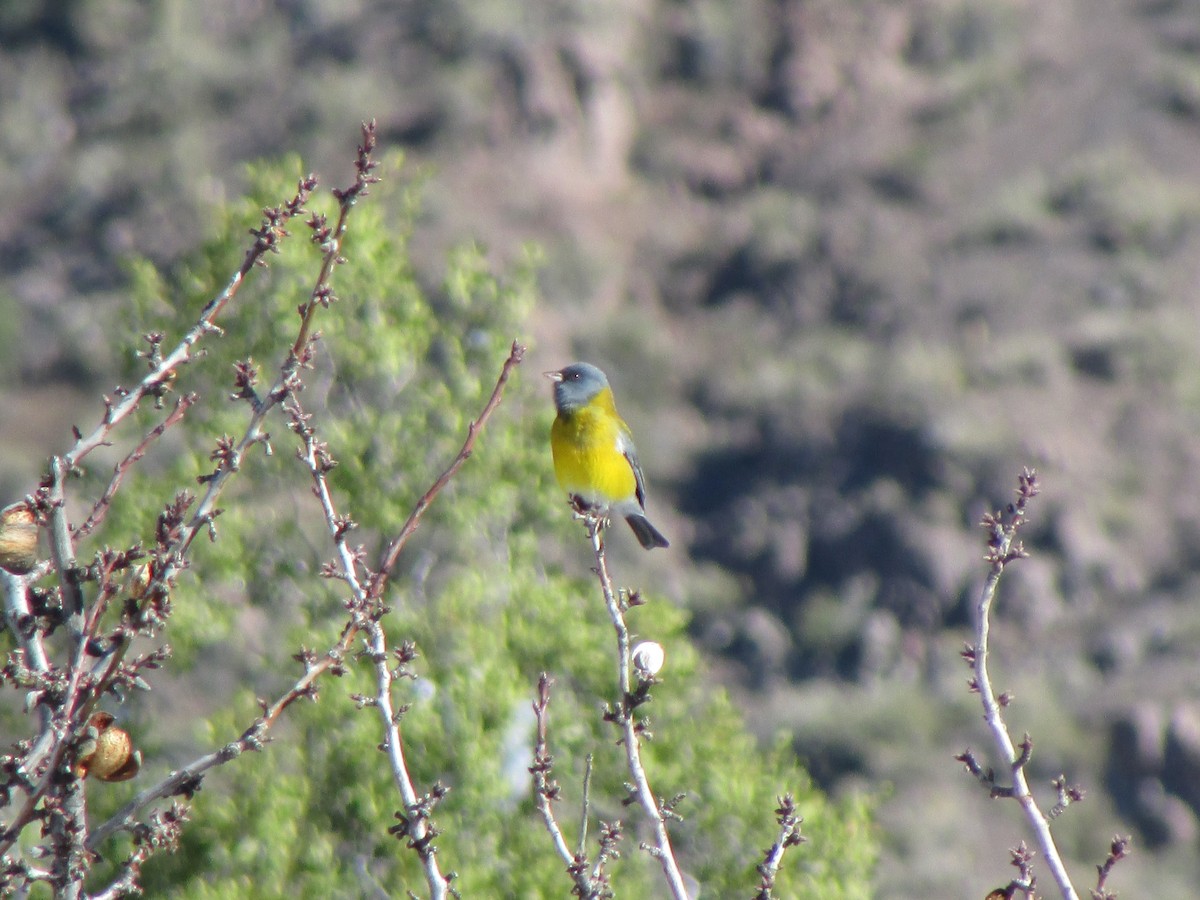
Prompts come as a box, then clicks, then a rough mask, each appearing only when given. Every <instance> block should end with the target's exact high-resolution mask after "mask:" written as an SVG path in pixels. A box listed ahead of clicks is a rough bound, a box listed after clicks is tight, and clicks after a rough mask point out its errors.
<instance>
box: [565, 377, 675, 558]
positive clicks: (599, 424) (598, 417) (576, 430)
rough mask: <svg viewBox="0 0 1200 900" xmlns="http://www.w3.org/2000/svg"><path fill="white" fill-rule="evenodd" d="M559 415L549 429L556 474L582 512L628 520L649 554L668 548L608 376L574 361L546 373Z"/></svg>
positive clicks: (630, 436) (573, 502) (639, 541)
mask: <svg viewBox="0 0 1200 900" xmlns="http://www.w3.org/2000/svg"><path fill="white" fill-rule="evenodd" d="M545 375H546V377H547V378H549V379H550V380H552V381H553V382H554V406H555V408H556V409H557V410H558V416H557V418H555V420H554V425H553V427H551V429H550V451H551V453H552V454H553V456H554V475H555V477H557V478H558V483H559V484H560V485H561V486H562V488H563V490H565V491H566V492H567V494H568V495H569V496H570V498H571V502H572V504H573V505H574V506H575V507H576V509H578V510H580V511H588V510H590V511H594V512H598V513H601V514H603V515H607V514H610V513H611V514H616V515H618V516H623V517H624V518H625V521H626V522H628V523H629V527H630V528H632V529H633V533H634V534H635V535H636V536H637V539H638V543H640V544H641V545H642V546H643V547H645V548H646V549H647V550H651V549H653V548H655V547H666V546H669V544H668V542H667V539H666V538H665V537H663V535H662V532H660V531H659V530H658V529H657V528H655V527H654V526H653V525H651V524H650V520H649V519H647V518H646V484H645V480H644V479H643V477H642V467H641V466H640V465H638V458H637V450H636V449H634V446H633V436H632V435H631V434H630V433H629V426H628V425H626V424H625V422H624V421H623V420H622V419H621V416H620V415H619V414H618V413H617V405H616V401H615V400H614V399H613V392H612V388H611V387H609V384H608V378H607V377H606V376H605V374H604V373H603V372H601V371H600V370H599V369H597V368H596V367H595V366H592V365H589V364H587V363H582V362H580V363H572V364H571V365H569V366H567V367H566V368H565V369H559V370H558V371H557V372H546V373H545Z"/></svg>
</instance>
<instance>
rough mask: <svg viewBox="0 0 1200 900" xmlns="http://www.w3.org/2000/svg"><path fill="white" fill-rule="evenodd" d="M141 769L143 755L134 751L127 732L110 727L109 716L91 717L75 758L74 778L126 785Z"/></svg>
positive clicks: (93, 715) (98, 715)
mask: <svg viewBox="0 0 1200 900" xmlns="http://www.w3.org/2000/svg"><path fill="white" fill-rule="evenodd" d="M141 768H142V752H141V751H140V750H134V749H133V741H132V739H131V738H130V737H129V732H127V731H125V730H124V729H122V728H117V727H116V726H115V725H113V717H112V715H111V714H110V713H106V712H98V713H92V717H91V718H90V719H88V726H87V731H86V732H85V734H84V738H83V740H82V741H81V742H80V744H79V749H78V751H77V752H76V754H75V766H74V768H73V769H72V771H73V772H74V774H75V777H76V778H86V777H87V776H89V775H91V776H94V777H96V778H99V779H100V780H101V781H128V780H129V779H130V778H132V777H133V776H134V775H136V774H137V773H138V771H139V770H140V769H141Z"/></svg>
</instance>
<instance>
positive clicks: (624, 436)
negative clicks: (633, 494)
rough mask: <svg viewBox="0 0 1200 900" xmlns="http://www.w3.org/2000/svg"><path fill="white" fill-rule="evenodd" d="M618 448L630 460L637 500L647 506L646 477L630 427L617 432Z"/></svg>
mask: <svg viewBox="0 0 1200 900" xmlns="http://www.w3.org/2000/svg"><path fill="white" fill-rule="evenodd" d="M617 449H618V450H620V451H621V453H622V454H624V456H625V459H627V460H628V461H629V467H630V468H631V469H633V478H634V481H635V482H637V500H638V506H640V507H641V508H642V509H645V508H646V479H645V477H644V476H643V475H642V467H641V465H639V463H638V458H637V448H636V447H634V446H633V436H632V435H630V433H629V429H628V428H621V430H620V431H618V432H617Z"/></svg>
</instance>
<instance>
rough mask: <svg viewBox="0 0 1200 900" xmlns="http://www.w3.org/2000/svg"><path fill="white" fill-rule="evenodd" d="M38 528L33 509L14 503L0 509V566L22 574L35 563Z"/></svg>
mask: <svg viewBox="0 0 1200 900" xmlns="http://www.w3.org/2000/svg"><path fill="white" fill-rule="evenodd" d="M37 542H38V528H37V523H36V522H34V520H33V510H32V509H30V508H29V507H28V506H27V505H26V504H25V503H14V504H12V505H11V506H6V507H5V508H4V509H2V510H0V566H3V567H4V568H5V569H7V570H8V571H10V572H12V573H14V574H16V575H24V574H25V573H26V572H28V571H29V570H30V569H32V568H33V567H34V566H35V565H37Z"/></svg>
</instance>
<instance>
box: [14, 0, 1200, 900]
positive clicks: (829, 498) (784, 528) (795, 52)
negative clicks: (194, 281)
mask: <svg viewBox="0 0 1200 900" xmlns="http://www.w3.org/2000/svg"><path fill="white" fill-rule="evenodd" d="M371 117H374V118H376V119H378V121H379V125H380V133H381V143H382V144H383V145H385V146H387V147H401V148H403V149H404V150H405V151H406V153H407V154H408V159H409V163H410V169H409V171H410V172H411V173H412V175H413V177H414V178H420V179H421V180H423V181H424V188H423V197H424V204H425V205H424V210H425V211H424V213H423V216H422V220H421V221H420V223H419V225H418V230H417V233H416V235H415V236H414V247H415V253H416V255H417V259H418V265H427V266H428V267H429V270H430V271H431V272H433V271H436V270H437V269H438V268H439V266H440V259H441V254H442V252H443V251H444V250H445V248H447V247H448V246H450V245H451V244H453V243H455V242H459V241H461V240H463V239H464V238H467V237H473V238H476V239H477V240H479V241H480V242H481V243H482V244H483V245H484V246H486V247H487V248H488V250H489V252H490V253H491V254H492V255H493V256H494V257H495V258H496V259H497V260H499V261H504V260H511V259H514V258H516V257H517V256H518V254H519V253H520V250H521V247H522V245H523V244H525V243H526V242H528V241H534V242H537V243H538V244H540V245H541V247H542V248H543V249H544V254H545V260H544V266H543V269H542V278H541V301H540V306H539V308H538V309H537V311H536V313H535V316H534V318H533V320H532V321H531V323H530V326H529V327H530V334H529V335H528V337H530V338H531V339H532V341H533V352H532V359H531V362H530V363H529V364H527V365H526V366H525V367H524V369H525V371H523V372H522V373H521V376H522V383H521V384H520V385H519V386H518V388H517V389H519V390H523V391H528V392H546V386H545V385H543V384H539V383H538V382H539V381H540V379H538V378H536V377H534V376H535V374H536V372H537V371H540V370H542V369H546V368H551V367H557V366H559V365H561V364H564V363H566V362H568V361H571V360H572V359H575V358H584V359H588V360H590V361H592V362H595V363H597V364H599V365H601V366H602V367H603V368H605V369H606V370H607V371H608V372H609V374H610V376H611V377H612V380H613V382H614V385H615V388H616V390H617V393H618V397H619V398H620V399H621V401H622V408H623V412H624V413H625V414H626V418H627V419H629V420H630V423H631V425H632V426H633V429H634V432H635V434H636V435H637V438H638V444H639V449H640V453H641V456H642V458H643V463H644V466H645V468H646V471H647V474H648V478H649V481H650V491H651V511H652V514H653V517H654V518H655V520H656V521H657V522H658V524H660V525H661V526H662V528H663V530H664V531H666V532H667V533H668V534H669V535H670V536H671V537H672V538H673V539H674V544H673V547H672V550H671V551H670V552H669V553H667V554H659V555H657V556H655V557H654V558H653V559H642V558H641V557H635V556H633V555H630V556H629V560H628V562H629V563H630V564H636V565H641V566H645V567H646V568H645V569H644V570H643V572H644V574H645V576H646V579H647V580H648V579H650V578H652V579H653V582H649V583H648V584H647V587H650V585H651V584H652V585H653V587H654V589H655V590H656V591H659V592H663V593H666V594H667V595H669V596H670V597H671V599H672V600H674V601H676V602H677V603H679V604H681V605H683V606H685V607H687V608H689V609H691V610H692V611H693V613H694V622H693V631H694V634H695V636H696V639H697V641H698V642H699V643H700V645H701V646H702V647H703V648H704V649H705V651H706V652H707V653H708V654H709V655H710V657H711V659H712V661H713V663H714V670H715V671H716V672H717V673H719V674H720V676H721V677H722V679H723V680H724V682H725V683H726V684H727V685H728V686H729V687H730V689H731V690H733V691H734V692H735V694H736V696H738V698H739V700H740V702H741V705H742V706H743V708H744V709H745V712H746V715H747V716H748V718H749V719H750V720H751V721H752V723H753V725H754V727H755V729H756V730H757V731H758V732H759V733H761V734H762V735H763V736H764V737H768V736H771V735H773V734H775V733H776V732H777V731H779V730H780V729H784V730H786V731H787V732H788V733H789V734H790V735H791V736H792V740H793V743H794V746H795V748H796V752H797V753H798V754H799V755H800V756H801V757H802V758H804V759H806V760H807V762H808V765H809V766H810V769H811V771H812V772H813V774H814V776H815V777H816V778H817V779H818V780H819V781H820V783H821V784H822V785H823V786H825V787H826V788H827V789H828V790H830V791H831V792H834V793H837V792H839V791H842V790H848V789H861V788H865V789H867V790H869V791H872V792H874V793H876V794H877V795H878V796H879V797H880V798H881V808H880V814H879V819H880V825H881V829H882V836H883V840H884V842H885V856H884V859H883V862H882V865H881V868H880V871H879V881H878V888H877V895H878V896H879V897H884V898H902V897H915V896H921V897H931V898H961V897H963V896H968V895H973V894H977V895H980V896H982V894H983V893H985V892H986V889H987V888H989V887H994V886H996V885H998V884H1001V883H1003V882H1004V881H1006V880H1007V879H1008V877H1009V875H1010V871H1009V866H1008V865H1007V858H1008V857H1007V852H1006V848H1008V847H1009V846H1012V845H1015V844H1016V843H1017V841H1019V840H1020V839H1021V838H1022V837H1023V836H1024V831H1023V827H1022V821H1021V819H1020V818H1019V816H1018V811H1017V809H1016V807H1015V804H999V803H989V802H988V801H987V800H986V799H985V798H984V797H983V795H982V793H981V791H980V789H979V788H978V786H977V785H975V784H974V783H972V782H971V781H970V779H969V778H968V777H967V776H966V775H965V774H963V773H962V772H961V771H960V767H959V766H958V764H956V763H955V762H954V761H953V756H954V755H955V754H956V753H958V752H961V750H963V749H964V748H965V747H966V746H968V745H971V746H974V747H975V748H976V749H977V750H980V751H982V750H983V749H984V748H985V747H986V746H987V743H986V737H985V735H984V733H983V730H982V727H981V722H980V716H979V708H978V704H977V702H976V700H975V698H974V697H972V696H970V695H968V694H967V691H966V687H965V685H966V675H967V673H966V670H965V668H964V667H963V665H962V663H961V661H960V660H959V658H958V651H959V650H960V649H961V647H962V644H963V641H964V640H965V639H966V638H967V636H968V635H969V626H970V619H971V608H972V605H973V601H974V598H975V594H976V591H977V589H978V586H979V584H980V582H981V579H982V575H983V571H984V569H983V562H982V556H983V541H982V533H981V532H980V530H979V529H978V527H977V523H978V521H979V518H980V516H981V514H982V513H983V512H985V511H986V510H987V509H989V508H993V507H996V506H999V505H1001V504H1003V503H1005V502H1007V501H1008V499H1009V497H1010V496H1011V495H1012V490H1013V488H1014V487H1015V478H1016V474H1017V473H1018V471H1019V470H1020V469H1021V467H1022V466H1025V465H1029V466H1034V467H1036V468H1037V469H1038V471H1039V473H1040V475H1041V478H1042V481H1043V484H1044V488H1045V493H1044V495H1043V496H1042V497H1040V498H1039V499H1038V500H1037V501H1035V506H1034V509H1033V515H1032V522H1031V526H1030V529H1029V531H1028V532H1027V534H1026V544H1027V547H1028V548H1029V549H1030V550H1031V551H1032V552H1033V558H1032V559H1030V560H1029V561H1027V562H1025V563H1023V564H1021V565H1020V566H1018V567H1015V568H1014V569H1013V570H1011V572H1010V574H1009V575H1008V576H1006V583H1005V584H1004V586H1003V588H1002V597H1001V602H1000V608H999V611H998V621H997V623H996V629H995V631H994V632H993V633H994V636H995V638H994V639H995V644H994V648H993V649H994V657H993V666H994V680H995V681H996V683H997V685H998V687H1000V688H1002V689H1010V690H1012V691H1013V692H1014V693H1015V695H1016V702H1015V704H1014V706H1013V707H1012V708H1011V711H1010V715H1009V720H1010V723H1011V725H1012V728H1013V730H1014V732H1015V733H1016V734H1017V735H1018V736H1019V735H1020V733H1021V732H1022V731H1026V730H1027V731H1029V732H1030V733H1031V734H1032V735H1033V738H1034V741H1035V750H1034V758H1033V764H1032V769H1031V771H1032V774H1033V776H1034V780H1035V781H1036V782H1037V783H1038V784H1040V785H1041V786H1042V787H1043V789H1044V790H1045V792H1046V795H1047V796H1049V795H1050V788H1049V787H1048V784H1049V779H1050V778H1052V777H1054V776H1055V775H1057V774H1059V772H1065V773H1066V774H1067V776H1068V779H1069V780H1070V781H1071V782H1073V783H1078V784H1080V785H1082V786H1084V787H1085V788H1087V789H1088V798H1087V801H1086V802H1085V803H1083V804H1081V805H1079V806H1077V807H1072V809H1071V810H1070V811H1069V812H1068V813H1067V814H1066V815H1065V816H1064V817H1063V818H1062V819H1060V820H1059V821H1058V823H1057V824H1056V828H1057V829H1058V834H1059V836H1060V839H1061V841H1062V844H1063V848H1064V850H1065V852H1066V853H1067V854H1068V855H1069V857H1070V859H1071V860H1072V867H1073V872H1074V873H1075V874H1076V875H1077V877H1078V883H1079V885H1080V886H1081V887H1085V888H1086V886H1087V884H1088V883H1089V879H1090V878H1091V872H1092V868H1091V867H1092V866H1094V865H1095V864H1097V863H1099V862H1101V861H1102V860H1103V857H1104V854H1105V852H1106V851H1107V847H1108V842H1109V839H1110V838H1111V837H1112V835H1113V834H1114V833H1116V832H1122V833H1132V834H1133V836H1134V848H1135V851H1136V855H1135V856H1134V857H1133V858H1132V859H1130V860H1129V861H1127V862H1125V863H1122V865H1121V867H1120V868H1119V870H1118V872H1117V875H1116V876H1114V879H1115V885H1116V887H1117V888H1118V889H1120V890H1121V892H1122V894H1123V895H1124V894H1125V893H1126V892H1128V894H1129V895H1130V896H1146V897H1161V898H1167V897H1187V896H1195V893H1196V889H1195V885H1196V884H1197V883H1198V881H1200V862H1198V859H1200V855H1198V854H1197V849H1198V848H1197V845H1198V843H1200V690H1198V688H1197V684H1200V659H1198V657H1200V606H1198V604H1197V602H1196V593H1197V587H1198V586H1200V578H1198V576H1200V439H1197V437H1196V432H1197V430H1198V426H1200V366H1198V365H1197V360H1200V329H1198V327H1197V325H1198V322H1197V319H1198V310H1200V292H1198V287H1200V283H1198V278H1200V152H1197V148H1198V147H1200V2H1197V0H1059V2H1055V3H1036V2H1029V0H990V2H955V0H927V2H916V0H912V2H882V0H862V2H856V3H845V2H841V0H739V2H737V3H731V2H726V0H697V2H691V3H688V2H672V0H644V2H630V0H616V2H612V3H606V4H598V3H585V2H569V0H561V2H553V0H549V2H544V3H536V4H535V3H518V2H510V0H410V2H404V3H392V2H386V0H338V2H320V0H277V2H266V0H211V2H206V3H189V2H186V0H155V2H148V3H134V2H130V0H41V2H39V0H7V2H5V3H3V4H0V197H2V198H3V216H0V342H2V345H3V347H4V352H3V353H2V354H0V450H2V454H0V459H3V462H4V465H3V469H2V470H0V502H9V501H11V500H13V499H16V498H18V497H20V496H22V495H23V494H24V493H26V492H27V491H29V490H30V488H31V486H32V484H33V482H34V479H35V478H36V475H37V472H38V471H39V469H40V468H41V466H42V463H43V462H44V459H45V457H46V456H47V455H48V454H49V453H51V452H54V451H56V450H58V449H60V448H62V447H63V446H64V444H65V442H66V440H67V438H68V436H69V427H70V424H71V423H72V422H75V421H79V422H81V423H90V422H92V421H93V420H94V418H95V417H96V416H97V415H98V406H97V402H96V401H97V396H98V393H99V392H101V391H107V390H109V389H110V388H111V386H112V384H113V383H114V381H115V375H114V372H115V371H116V369H117V366H118V364H119V362H120V360H119V359H118V358H117V357H116V354H117V353H119V352H122V351H121V350H120V348H114V347H112V346H108V345H107V344H106V343H104V342H102V341H99V340H98V339H97V335H98V333H99V332H98V327H99V323H101V322H102V321H103V319H104V317H105V316H106V315H109V314H111V311H112V310H113V309H115V308H116V307H117V305H119V304H121V303H122V301H123V290H122V285H123V277H124V276H123V271H124V270H123V268H122V260H123V259H125V258H127V257H128V256H129V255H130V254H134V253H136V254H142V255H147V256H149V257H150V258H152V259H153V260H155V261H157V262H159V263H161V264H163V265H166V266H169V265H170V264H171V263H172V261H174V260H176V259H178V258H179V257H180V256H181V254H183V253H184V252H185V251H186V250H187V249H188V248H190V247H192V246H194V245H195V244H196V242H197V241H199V240H200V238H201V237H202V236H203V235H204V234H205V233H206V222H207V221H208V214H209V212H210V211H211V210H213V209H214V208H215V206H216V205H217V204H219V203H220V202H221V201H222V200H223V199H224V198H227V197H232V196H236V195H237V194H238V193H239V192H240V190H241V189H242V187H244V181H243V169H242V168H241V166H240V163H241V162H242V161H246V160H250V159H255V158H258V157H262V156H278V155H281V154H283V153H296V154H299V155H300V157H302V159H303V160H304V165H305V167H306V168H307V169H311V170H315V171H317V172H319V173H321V174H322V175H323V176H324V177H325V186H326V187H328V186H330V185H331V184H334V183H341V182H343V181H345V180H346V178H347V175H348V170H347V168H346V166H345V160H346V159H347V157H348V148H349V147H351V146H352V144H353V141H354V140H355V139H356V138H357V133H358V132H357V129H358V123H359V122H360V121H361V120H363V119H366V118H371ZM339 173H341V174H339ZM546 402H547V403H549V399H548V395H547V400H546ZM564 519H565V516H564ZM566 527H568V526H567V525H566V524H564V528H566ZM993 762H994V760H993ZM981 886H982V888H983V890H981Z"/></svg>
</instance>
